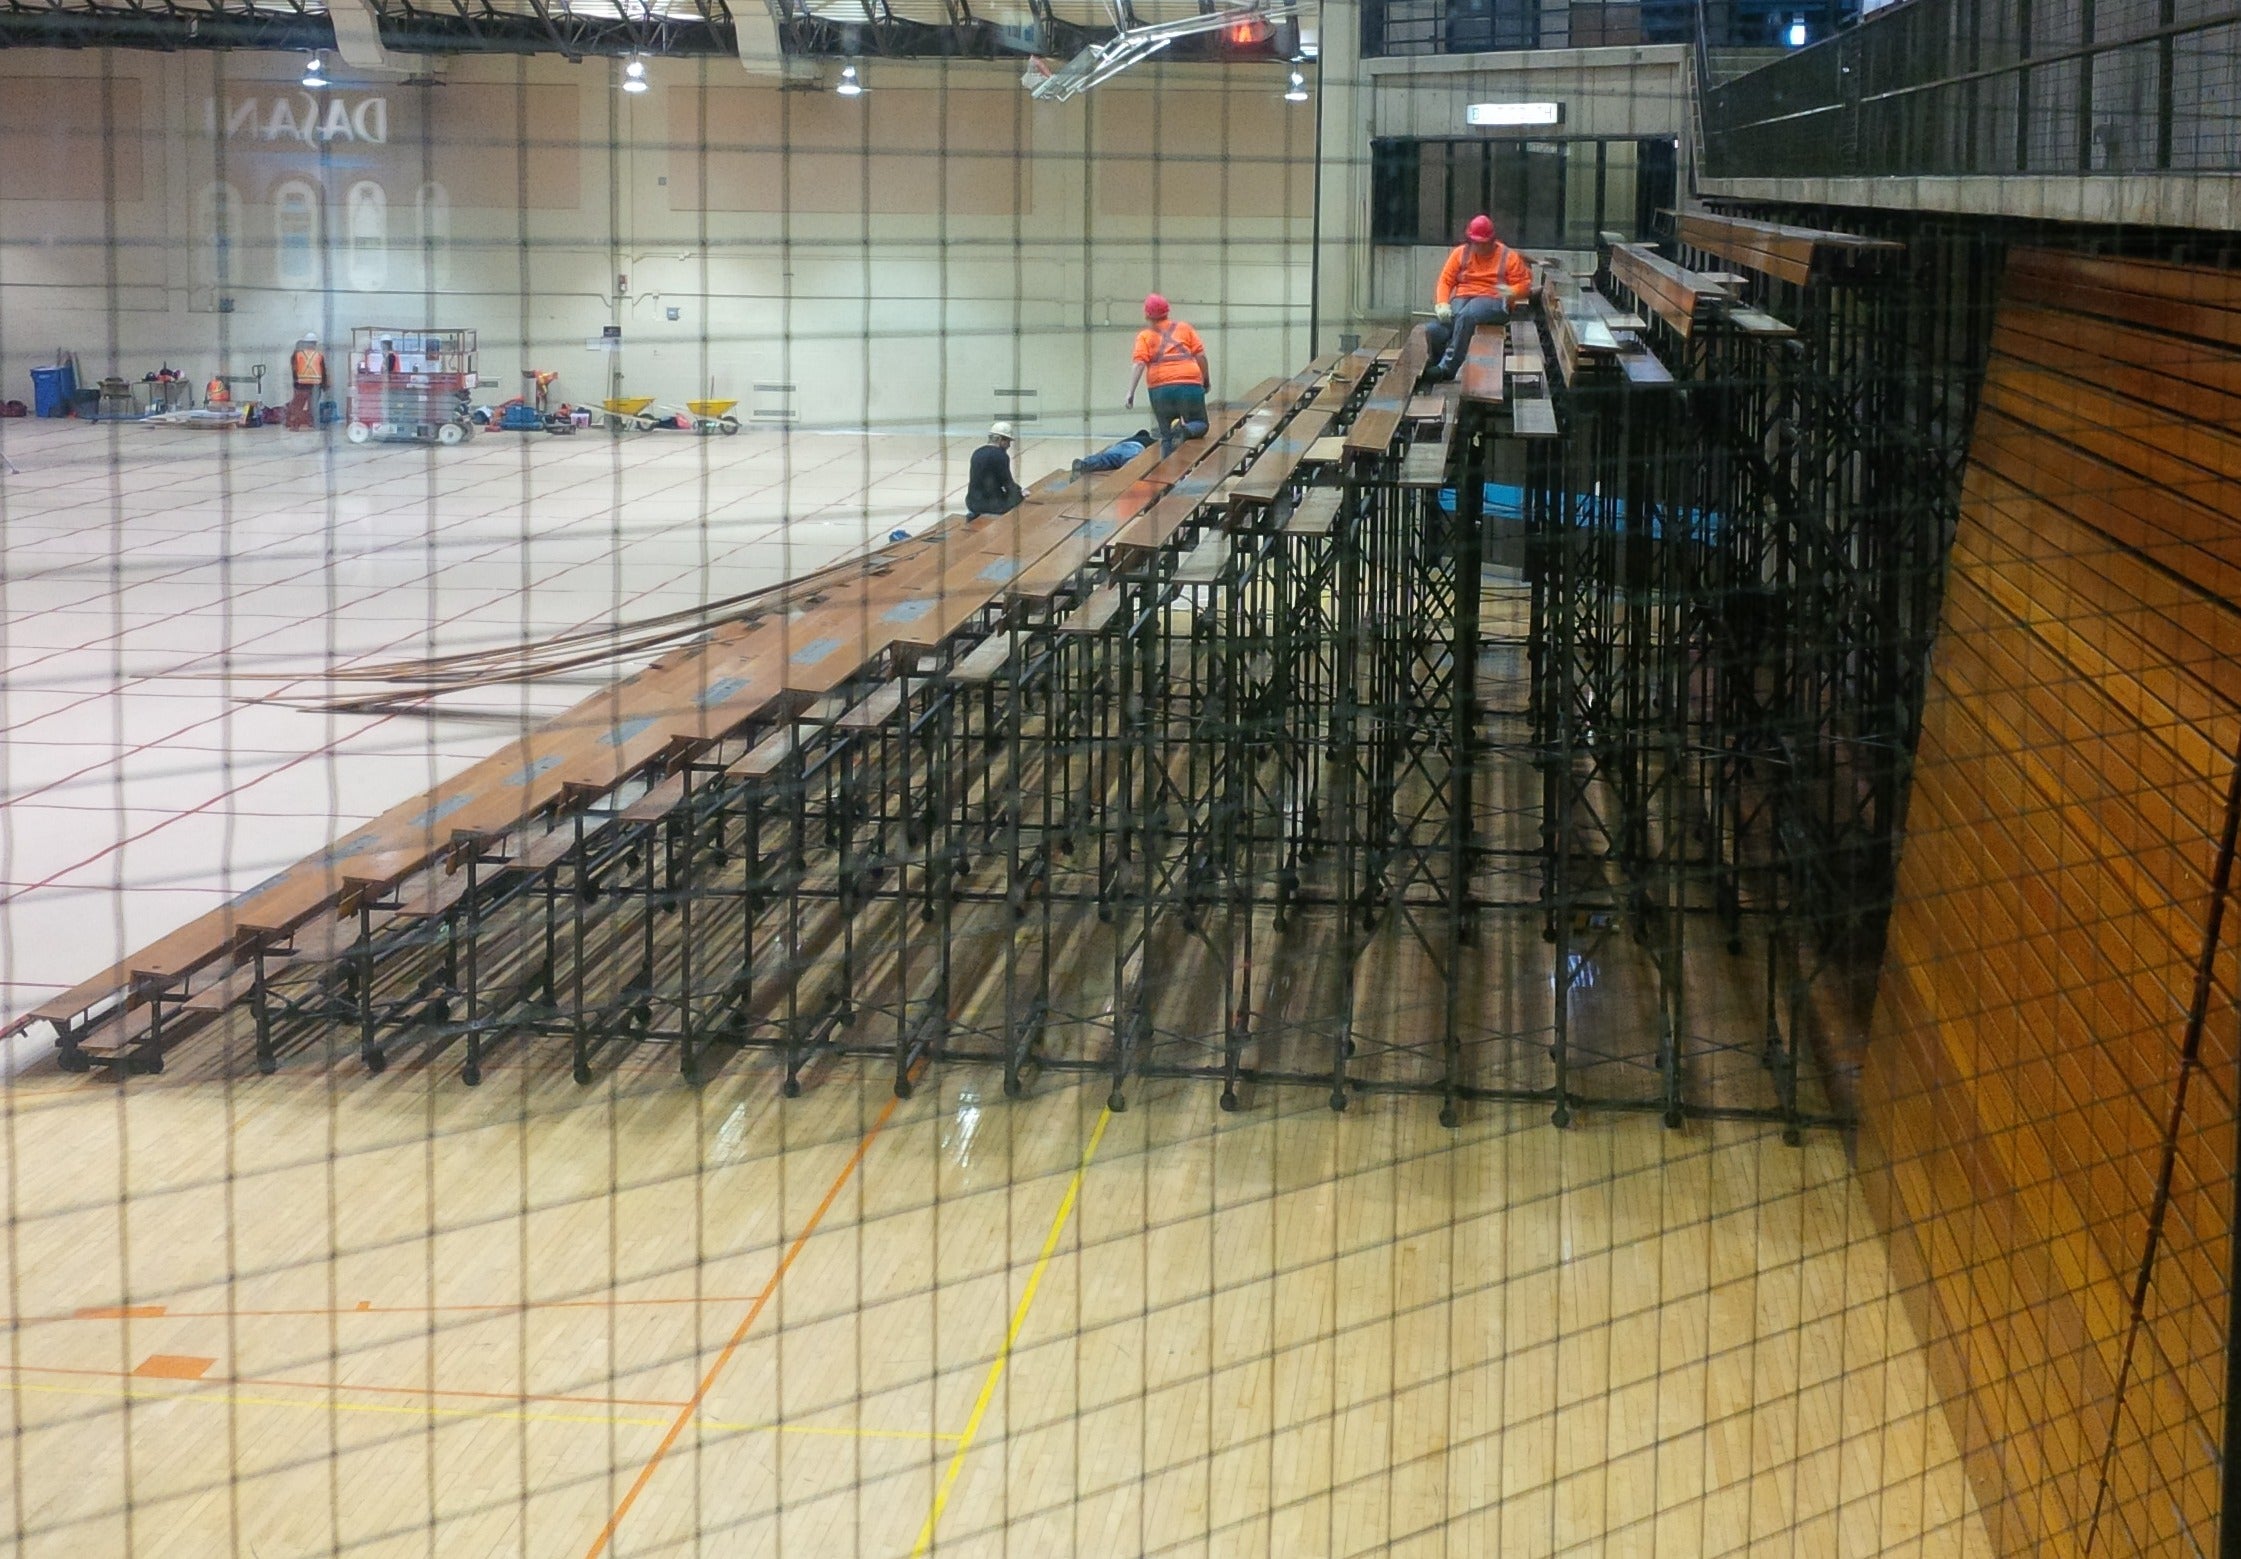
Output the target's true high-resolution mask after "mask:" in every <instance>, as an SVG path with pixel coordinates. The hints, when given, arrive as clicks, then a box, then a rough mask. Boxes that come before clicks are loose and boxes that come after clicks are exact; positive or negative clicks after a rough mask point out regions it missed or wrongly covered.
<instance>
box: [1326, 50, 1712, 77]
mask: <svg viewBox="0 0 2241 1559" xmlns="http://www.w3.org/2000/svg"><path fill="white" fill-rule="evenodd" d="M1688 57H1689V49H1688V45H1687V44H1685V43H1637V44H1625V45H1620V46H1616V47H1610V48H1595V49H1503V50H1498V51H1494V52H1491V53H1485V54H1402V55H1395V56H1393V57H1391V58H1384V59H1367V60H1364V61H1362V68H1363V70H1364V71H1365V72H1366V73H1367V74H1369V75H1370V76H1372V77H1377V76H1469V75H1489V74H1505V75H1506V74H1508V73H1509V72H1512V71H1525V70H1625V69H1628V68H1630V67H1633V66H1637V65H1661V66H1665V67H1668V68H1672V67H1677V66H1680V65H1684V64H1686V63H1687V62H1688Z"/></svg>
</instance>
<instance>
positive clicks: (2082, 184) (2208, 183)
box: [1697, 173, 2241, 231]
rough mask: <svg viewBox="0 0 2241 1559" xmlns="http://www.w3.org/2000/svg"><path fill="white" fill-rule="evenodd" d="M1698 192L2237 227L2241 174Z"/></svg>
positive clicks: (1720, 187)
mask: <svg viewBox="0 0 2241 1559" xmlns="http://www.w3.org/2000/svg"><path fill="white" fill-rule="evenodd" d="M1697 191H1698V193H1699V194H1702V195H1707V196H1713V197H1718V198H1723V199H1729V200H1782V201H1798V202H1802V203H1805V204H1808V205H1829V206H1866V207H1870V208H1874V209H1878V210H1884V211H1942V212H1952V213H1955V214H1958V215H1964V216H1999V217H2020V218H2023V219H2024V220H2027V221H2035V222H2084V223H2099V224H2116V223H2125V224H2128V225H2131V226H2135V227H2182V228H2196V229H2209V230H2212V231H2231V230H2235V229H2241V174H2232V173H2084V174H2054V173H2018V174H1963V175H1957V176H1903V177H1892V178H1846V179H1707V178H1701V177H1700V178H1699V179H1698V180H1697Z"/></svg>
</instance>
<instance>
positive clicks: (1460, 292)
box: [1424, 212, 1533, 384]
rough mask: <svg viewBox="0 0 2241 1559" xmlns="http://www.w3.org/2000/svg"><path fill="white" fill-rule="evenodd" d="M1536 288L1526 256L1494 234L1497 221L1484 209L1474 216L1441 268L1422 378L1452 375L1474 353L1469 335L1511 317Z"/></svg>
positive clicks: (1443, 378)
mask: <svg viewBox="0 0 2241 1559" xmlns="http://www.w3.org/2000/svg"><path fill="white" fill-rule="evenodd" d="M1532 290H1533V269H1532V267H1531V266H1529V265H1527V264H1526V263H1525V256H1523V255H1521V254H1519V253H1518V252H1517V251H1516V250H1515V249H1512V248H1511V247H1510V246H1509V245H1508V244H1505V243H1503V242H1502V241H1501V240H1500V239H1498V238H1496V237H1495V236H1494V223H1493V221H1492V219H1490V218H1489V217H1488V216H1487V215H1486V214H1485V213H1484V212H1481V213H1480V214H1479V215H1477V216H1475V217H1472V218H1471V221H1470V225H1469V226H1468V227H1466V228H1464V229H1463V242H1462V243H1460V244H1458V245H1456V246H1455V249H1454V251H1453V252H1452V253H1450V254H1449V255H1448V257H1447V263H1446V264H1445V265H1443V266H1441V267H1440V280H1439V286H1438V288H1437V289H1436V290H1435V291H1434V292H1433V294H1432V300H1433V302H1434V303H1435V304H1437V305H1438V311H1439V318H1438V319H1437V320H1436V321H1435V322H1434V323H1432V324H1431V325H1429V326H1427V327H1425V331H1424V345H1425V353H1426V356H1427V357H1428V358H1429V359H1430V361H1431V367H1429V368H1428V369H1426V370H1425V372H1424V381H1425V382H1426V383H1427V384H1441V383H1445V382H1446V381H1447V380H1449V379H1452V378H1454V377H1455V375H1456V373H1457V371H1458V370H1460V369H1461V368H1462V366H1463V359H1464V358H1465V357H1467V356H1469V355H1470V350H1471V337H1472V336H1473V335H1474V334H1476V333H1477V331H1478V328H1479V326H1481V325H1499V324H1501V323H1502V322H1503V321H1505V320H1507V319H1508V318H1509V316H1510V310H1511V309H1512V308H1513V307H1515V306H1516V305H1518V304H1520V303H1523V302H1524V301H1525V299H1526V297H1527V295H1528V294H1530V293H1531V292H1532Z"/></svg>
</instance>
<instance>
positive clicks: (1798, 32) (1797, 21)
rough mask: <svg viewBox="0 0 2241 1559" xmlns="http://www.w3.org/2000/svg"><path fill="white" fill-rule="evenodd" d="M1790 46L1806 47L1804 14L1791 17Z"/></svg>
mask: <svg viewBox="0 0 2241 1559" xmlns="http://www.w3.org/2000/svg"><path fill="white" fill-rule="evenodd" d="M1790 47H1791V48H1793V49H1802V48H1804V47H1805V18H1804V17H1802V16H1793V17H1791V18H1790Z"/></svg>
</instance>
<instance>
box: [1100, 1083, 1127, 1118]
mask: <svg viewBox="0 0 2241 1559" xmlns="http://www.w3.org/2000/svg"><path fill="white" fill-rule="evenodd" d="M1105 1108H1106V1109H1108V1110H1111V1111H1112V1112H1113V1113H1114V1114H1115V1115H1126V1114H1127V1113H1128V1096H1127V1095H1126V1094H1124V1093H1122V1092H1121V1091H1120V1090H1119V1089H1118V1088H1116V1089H1114V1090H1113V1091H1112V1092H1111V1093H1109V1094H1107V1095H1105Z"/></svg>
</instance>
